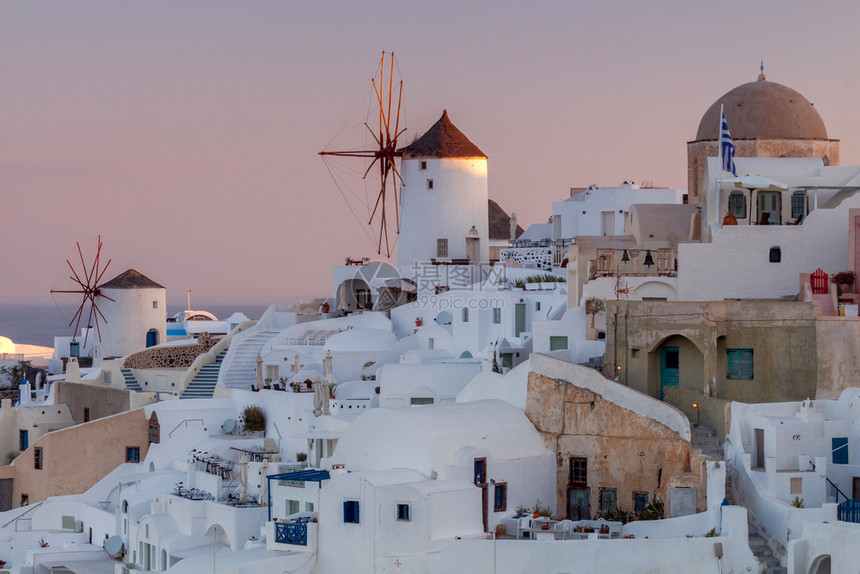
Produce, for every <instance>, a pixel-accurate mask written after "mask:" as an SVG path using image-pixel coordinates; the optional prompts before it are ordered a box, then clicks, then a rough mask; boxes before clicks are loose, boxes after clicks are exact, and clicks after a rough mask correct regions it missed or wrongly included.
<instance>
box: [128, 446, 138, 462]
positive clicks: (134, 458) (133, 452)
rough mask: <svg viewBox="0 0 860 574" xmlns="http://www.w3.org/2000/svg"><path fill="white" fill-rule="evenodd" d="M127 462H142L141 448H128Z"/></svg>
mask: <svg viewBox="0 0 860 574" xmlns="http://www.w3.org/2000/svg"><path fill="white" fill-rule="evenodd" d="M125 461H126V462H140V447H139V446H127V447H125Z"/></svg>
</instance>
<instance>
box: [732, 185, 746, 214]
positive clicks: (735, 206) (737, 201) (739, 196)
mask: <svg viewBox="0 0 860 574" xmlns="http://www.w3.org/2000/svg"><path fill="white" fill-rule="evenodd" d="M729 213H731V214H732V215H734V216H735V217H741V218H743V217H746V216H747V198H746V196H745V195H744V194H743V193H741V192H737V191H735V192H732V193H731V194H730V195H729Z"/></svg>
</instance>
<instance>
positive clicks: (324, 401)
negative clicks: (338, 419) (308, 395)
mask: <svg viewBox="0 0 860 574" xmlns="http://www.w3.org/2000/svg"><path fill="white" fill-rule="evenodd" d="M314 414H315V415H316V416H321V415H330V414H331V411H330V410H329V394H328V383H326V382H325V381H323V380H322V379H321V378H319V377H317V379H316V380H315V381H314Z"/></svg>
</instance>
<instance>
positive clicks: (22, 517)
mask: <svg viewBox="0 0 860 574" xmlns="http://www.w3.org/2000/svg"><path fill="white" fill-rule="evenodd" d="M42 502H44V501H39V502H37V503H36V504H33V505H32V506H28V508H27V510H25V511H24V512H22V513H21V514H19V515H18V516H16V517H15V518H13V519H12V520H10V521H9V522H7V523H6V524H4V525H2V526H0V530H2V529H3V528H6V527H7V526H9V525H10V524H12V523H13V522H14V523H15V532H19V530H18V521H19V520H30V521H32V520H33V519H32V518H24V515H25V514H30V513H31V512H33V511H34V510H36V509H37V508H39V507H40V506H42Z"/></svg>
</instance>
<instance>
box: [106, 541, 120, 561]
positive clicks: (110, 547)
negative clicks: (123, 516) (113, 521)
mask: <svg viewBox="0 0 860 574" xmlns="http://www.w3.org/2000/svg"><path fill="white" fill-rule="evenodd" d="M105 552H107V553H108V554H110V556H111V558H116V557H118V556H119V555H120V554H121V553H122V538H120V537H119V536H111V537H110V538H108V539H107V540H105Z"/></svg>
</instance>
